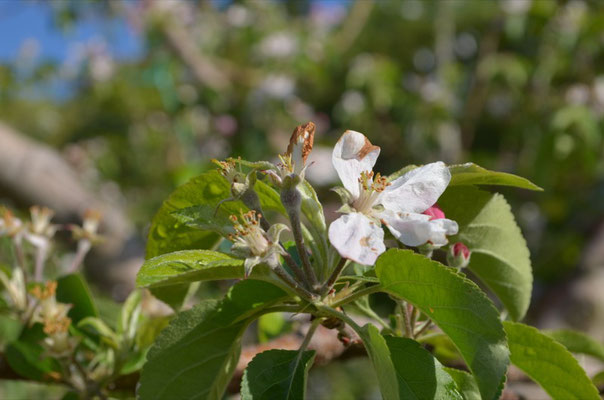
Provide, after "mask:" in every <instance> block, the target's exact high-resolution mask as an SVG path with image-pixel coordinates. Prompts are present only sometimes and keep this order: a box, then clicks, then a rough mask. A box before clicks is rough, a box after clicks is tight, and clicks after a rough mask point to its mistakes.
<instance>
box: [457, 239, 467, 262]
mask: <svg viewBox="0 0 604 400" xmlns="http://www.w3.org/2000/svg"><path fill="white" fill-rule="evenodd" d="M459 255H461V256H462V257H463V258H464V259H466V260H467V259H468V258H470V249H468V247H467V246H466V245H465V244H463V243H462V242H457V243H455V244H454V245H453V256H454V257H459Z"/></svg>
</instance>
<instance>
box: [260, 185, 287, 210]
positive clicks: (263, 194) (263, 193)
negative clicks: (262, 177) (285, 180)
mask: <svg viewBox="0 0 604 400" xmlns="http://www.w3.org/2000/svg"><path fill="white" fill-rule="evenodd" d="M254 191H255V192H256V193H257V194H258V198H259V199H260V205H261V206H262V210H264V211H269V210H270V211H276V212H278V213H280V214H283V215H285V208H284V207H283V204H281V196H279V193H277V191H276V190H275V189H273V188H272V187H271V186H269V185H267V184H266V183H264V182H262V181H256V184H255V185H254Z"/></svg>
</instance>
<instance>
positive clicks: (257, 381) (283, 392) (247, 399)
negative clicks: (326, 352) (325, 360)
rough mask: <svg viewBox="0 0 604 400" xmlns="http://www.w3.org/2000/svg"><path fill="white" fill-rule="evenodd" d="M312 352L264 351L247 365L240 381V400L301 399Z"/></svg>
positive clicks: (302, 399) (303, 395)
mask: <svg viewBox="0 0 604 400" xmlns="http://www.w3.org/2000/svg"><path fill="white" fill-rule="evenodd" d="M314 358H315V352H314V351H305V352H303V353H300V352H298V351H295V350H268V351H265V352H263V353H260V354H257V355H256V356H255V357H254V358H253V359H252V361H251V362H250V363H249V364H248V366H247V368H246V369H245V372H244V374H243V379H242V381H241V399H242V400H272V399H283V400H304V398H305V392H306V378H307V376H308V370H309V369H310V367H311V366H312V363H313V361H314Z"/></svg>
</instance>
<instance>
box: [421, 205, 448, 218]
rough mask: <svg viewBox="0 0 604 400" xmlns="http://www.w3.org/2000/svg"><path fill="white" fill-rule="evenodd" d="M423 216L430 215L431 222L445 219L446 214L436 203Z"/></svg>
mask: <svg viewBox="0 0 604 400" xmlns="http://www.w3.org/2000/svg"><path fill="white" fill-rule="evenodd" d="M422 214H425V215H429V216H430V221H432V220H435V219H444V218H445V212H444V211H443V210H442V209H441V208H440V207H439V206H438V204H436V203H435V204H434V205H433V206H432V207H430V208H428V209H427V210H426V211H424V212H423V213H422Z"/></svg>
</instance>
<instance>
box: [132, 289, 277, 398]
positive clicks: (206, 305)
mask: <svg viewBox="0 0 604 400" xmlns="http://www.w3.org/2000/svg"><path fill="white" fill-rule="evenodd" d="M284 296H285V293H284V292H283V291H282V290H281V289H279V288H277V287H275V286H273V285H271V284H268V283H265V282H261V281H254V280H245V281H241V282H239V283H238V284H236V285H235V286H233V287H232V288H231V290H230V291H229V293H228V294H227V296H226V297H225V298H224V299H223V300H222V301H204V302H202V303H201V304H200V305H198V306H197V307H195V308H193V309H191V310H188V311H184V312H181V313H179V314H178V315H177V316H176V318H174V320H172V322H171V323H170V325H169V326H168V328H166V329H165V330H164V331H162V333H161V334H160V335H159V337H158V338H157V340H156V342H155V344H154V345H153V347H152V348H151V349H150V350H149V353H148V355H147V363H146V364H145V366H144V367H143V370H142V374H141V381H140V389H139V391H138V394H139V396H140V397H141V398H142V399H175V398H193V397H195V398H200V399H201V398H207V399H220V398H222V395H223V393H224V391H225V389H226V386H227V384H228V382H229V380H230V378H231V375H232V373H233V371H234V368H235V366H236V364H237V360H238V359H239V353H240V351H241V335H242V334H243V331H244V330H245V328H246V327H247V326H248V325H249V323H250V322H251V321H253V319H254V318H255V317H256V316H258V314H260V313H261V311H262V310H263V309H264V308H266V307H268V306H270V305H272V304H275V303H277V302H278V301H279V300H280V299H282V298H284Z"/></svg>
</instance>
